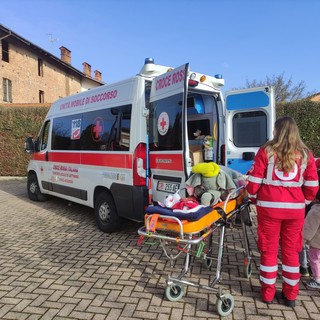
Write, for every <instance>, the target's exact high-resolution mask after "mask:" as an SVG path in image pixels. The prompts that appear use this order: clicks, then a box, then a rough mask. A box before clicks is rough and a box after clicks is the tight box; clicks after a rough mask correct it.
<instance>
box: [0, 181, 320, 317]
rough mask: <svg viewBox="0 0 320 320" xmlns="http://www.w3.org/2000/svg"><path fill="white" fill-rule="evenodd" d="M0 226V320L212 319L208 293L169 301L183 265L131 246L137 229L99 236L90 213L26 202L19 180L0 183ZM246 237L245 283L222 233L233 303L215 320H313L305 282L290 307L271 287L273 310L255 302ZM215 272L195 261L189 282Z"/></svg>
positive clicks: (313, 300) (225, 282) (237, 243)
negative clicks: (170, 279) (170, 282)
mask: <svg viewBox="0 0 320 320" xmlns="http://www.w3.org/2000/svg"><path fill="white" fill-rule="evenodd" d="M254 218H255V216H254ZM0 221H1V222H0V224H1V226H0V319H28V320H29V319H45V320H47V319H90V320H91V319H94V320H100V319H112V320H113V319H124V320H125V319H159V320H160V319H175V320H176V319H193V320H194V319H220V316H219V315H218V313H217V312H216V305H215V303H216V296H215V294H214V293H213V292H211V291H208V290H205V289H199V288H196V287H192V286H188V287H187V290H186V295H185V296H184V297H183V298H182V299H181V300H179V301H178V302H170V301H168V300H167V299H166V298H165V296H164V290H165V287H166V278H167V276H168V275H169V274H170V273H171V272H176V273H177V272H180V267H181V265H182V263H183V262H181V263H180V262H179V261H178V262H177V263H178V264H179V265H180V266H179V267H176V268H171V267H170V264H169V261H168V260H167V258H166V257H165V256H164V254H163V251H162V249H161V247H159V246H158V245H142V246H138V245H137V240H138V235H137V229H138V228H139V227H140V226H141V224H138V223H132V222H130V223H128V225H127V226H126V227H125V229H124V230H122V231H121V232H118V233H114V234H104V233H102V232H101V231H99V230H98V228H97V226H96V224H95V220H94V215H93V211H92V210H91V209H90V208H86V207H83V206H79V205H76V204H69V203H68V202H67V201H64V200H60V199H58V198H51V199H50V200H48V201H47V202H44V203H36V202H32V201H30V200H29V199H28V197H27V193H26V181H25V180H23V179H22V180H21V179H20V180H7V179H0ZM254 221H255V219H254ZM255 234H256V229H255V226H253V227H251V228H249V230H248V237H249V242H250V244H251V249H252V253H253V257H254V259H253V264H252V275H251V277H250V279H246V278H244V277H243V258H244V253H243V252H244V251H243V249H242V239H243V236H242V233H241V230H239V229H227V232H226V251H225V254H224V261H223V269H222V281H221V284H220V286H221V287H222V289H223V291H224V292H230V293H231V294H232V295H233V297H234V299H235V307H234V310H233V312H232V313H231V314H230V315H228V316H226V317H224V318H223V319H226V320H228V319H249V320H250V319H266V320H267V319H268V320H269V319H274V320H279V319H320V313H319V311H320V294H319V290H318V291H317V290H313V291H312V290H307V289H306V286H305V284H304V282H305V281H306V279H305V278H304V279H302V281H301V282H300V289H301V291H300V295H299V297H298V300H297V303H296V307H295V308H294V309H291V308H288V307H285V306H284V305H283V300H282V299H281V298H280V295H279V293H280V290H281V288H280V281H278V283H277V286H278V289H279V290H278V291H279V292H278V294H277V298H276V299H275V300H274V304H272V305H266V304H264V303H262V302H261V299H260V286H259V282H258V262H259V260H258V252H257V249H256V242H255ZM182 260H183V259H182ZM214 271H215V270H212V271H208V270H205V269H203V268H202V264H201V263H200V261H194V262H193V263H192V269H191V275H190V278H188V280H190V279H191V280H192V281H199V282H200V283H201V284H202V285H208V284H209V283H210V281H212V279H213V277H214V275H215V273H214ZM188 276H189V275H188ZM279 279H280V278H279Z"/></svg>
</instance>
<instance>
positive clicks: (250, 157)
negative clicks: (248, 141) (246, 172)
mask: <svg viewBox="0 0 320 320" xmlns="http://www.w3.org/2000/svg"><path fill="white" fill-rule="evenodd" d="M254 156H255V153H254V152H244V153H243V154H242V159H243V160H246V161H251V160H253V158H254Z"/></svg>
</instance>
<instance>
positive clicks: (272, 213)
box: [247, 117, 319, 307]
mask: <svg viewBox="0 0 320 320" xmlns="http://www.w3.org/2000/svg"><path fill="white" fill-rule="evenodd" d="M273 133H274V138H273V139H272V140H270V141H268V142H267V143H265V144H264V145H263V146H262V147H261V148H260V149H259V151H258V152H257V154H256V156H255V158H254V162H253V165H252V167H251V168H250V170H249V175H248V184H247V191H248V195H249V198H250V199H252V202H253V203H255V204H256V208H257V222H258V228H257V229H258V241H257V245H258V249H259V251H260V283H261V296H262V301H263V302H265V303H272V300H273V298H274V296H275V294H276V278H277V274H278V246H279V242H280V246H281V258H282V280H283V281H282V297H283V298H284V301H285V305H286V306H288V307H294V306H295V299H296V297H297V295H298V293H299V280H300V272H299V252H300V251H301V249H302V245H303V235H302V230H303V224H304V217H305V207H306V205H307V204H309V203H311V201H312V200H313V199H314V198H315V196H316V193H317V191H318V188H319V186H318V176H317V169H316V164H315V160H314V157H313V154H312V152H311V151H309V149H308V148H307V147H306V146H305V144H304V143H303V142H302V140H301V138H300V133H299V129H298V126H297V124H296V122H295V120H294V119H293V118H291V117H282V118H279V119H278V120H277V121H276V122H275V126H274V132H273Z"/></svg>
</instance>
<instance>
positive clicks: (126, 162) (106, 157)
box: [49, 152, 132, 169]
mask: <svg viewBox="0 0 320 320" xmlns="http://www.w3.org/2000/svg"><path fill="white" fill-rule="evenodd" d="M49 161H52V162H62V163H72V164H79V165H91V166H108V167H115V168H123V169H132V155H131V154H114V153H110V154H102V153H100V154H97V153H79V152H50V153H49Z"/></svg>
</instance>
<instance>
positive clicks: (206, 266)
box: [202, 258, 212, 270]
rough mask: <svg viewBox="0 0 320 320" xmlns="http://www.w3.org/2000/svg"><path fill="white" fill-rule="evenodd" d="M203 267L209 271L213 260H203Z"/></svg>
mask: <svg viewBox="0 0 320 320" xmlns="http://www.w3.org/2000/svg"><path fill="white" fill-rule="evenodd" d="M202 265H203V267H204V268H205V269H207V270H209V269H210V268H211V267H212V259H207V258H206V259H203V261H202Z"/></svg>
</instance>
